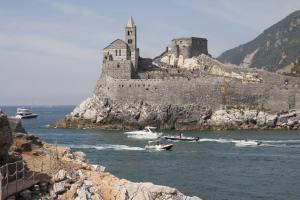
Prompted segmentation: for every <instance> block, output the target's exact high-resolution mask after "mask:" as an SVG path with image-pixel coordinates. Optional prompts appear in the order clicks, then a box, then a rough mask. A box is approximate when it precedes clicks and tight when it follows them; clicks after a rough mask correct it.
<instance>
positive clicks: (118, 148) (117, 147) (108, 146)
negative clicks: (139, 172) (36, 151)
mask: <svg viewBox="0 0 300 200" xmlns="http://www.w3.org/2000/svg"><path fill="white" fill-rule="evenodd" d="M63 146H67V147H70V148H74V149H97V150H115V151H122V150H123V151H143V150H145V149H144V148H141V147H130V146H127V145H119V144H101V145H85V144H83V145H76V144H74V145H73V144H63Z"/></svg>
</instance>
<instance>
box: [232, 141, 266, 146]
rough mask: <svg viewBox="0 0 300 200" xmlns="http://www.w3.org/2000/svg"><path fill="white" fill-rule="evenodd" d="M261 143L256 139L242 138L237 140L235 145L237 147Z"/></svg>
mask: <svg viewBox="0 0 300 200" xmlns="http://www.w3.org/2000/svg"><path fill="white" fill-rule="evenodd" d="M259 145H261V142H257V141H255V140H240V141H238V142H235V146H237V147H255V146H259Z"/></svg>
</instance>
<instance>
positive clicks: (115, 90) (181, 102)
mask: <svg viewBox="0 0 300 200" xmlns="http://www.w3.org/2000/svg"><path fill="white" fill-rule="evenodd" d="M129 22H130V23H129V24H131V25H132V24H133V21H132V19H131V18H130V20H129ZM133 27H135V26H133ZM127 28H128V27H127ZM126 30H127V29H126ZM135 34H136V33H135ZM128 41H131V39H130V40H128ZM126 42H127V40H125V41H122V40H120V39H118V40H115V41H114V42H112V43H111V44H110V45H109V46H107V47H106V48H104V50H103V52H104V54H103V58H104V59H103V63H102V71H101V75H100V77H99V79H98V81H97V83H96V86H95V89H94V91H93V93H92V95H91V96H90V97H88V98H87V99H86V100H85V101H84V102H82V103H81V104H80V105H78V106H77V107H76V108H75V109H74V111H73V112H72V113H70V114H68V115H67V116H66V117H65V118H64V119H61V120H59V121H57V122H55V123H53V124H52V126H53V127H59V128H70V127H75V128H109V129H111V128H113V129H140V128H143V127H145V126H148V125H153V126H156V127H159V128H161V129H179V130H199V129H260V128H278V129H298V128H299V126H298V124H299V117H298V116H299V114H298V111H299V110H300V79H299V78H296V77H290V76H284V75H280V74H277V73H272V72H268V71H265V70H263V69H254V68H247V67H243V66H237V65H233V64H226V63H221V62H219V61H218V60H216V59H214V58H212V57H211V55H210V54H209V53H208V48H207V39H205V38H196V37H187V38H175V39H173V40H172V41H171V43H170V45H169V46H168V47H167V48H166V50H165V51H164V52H162V53H161V54H160V55H159V56H157V57H155V58H153V59H150V58H142V57H137V56H138V52H139V51H138V49H136V48H137V45H136V44H135V45H134V46H132V44H127V43H126ZM121 49H122V50H121ZM127 50H128V51H129V50H130V51H132V52H131V53H132V54H131V53H129V54H128V53H127V54H126V53H124V52H127ZM115 52H119V54H116V53H115ZM122 52H123V53H124V54H122ZM132 55H135V56H132ZM286 115H287V116H288V117H286Z"/></svg>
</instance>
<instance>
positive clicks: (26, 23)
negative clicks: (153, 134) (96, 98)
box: [0, 0, 300, 107]
mask: <svg viewBox="0 0 300 200" xmlns="http://www.w3.org/2000/svg"><path fill="white" fill-rule="evenodd" d="M299 9H300V1H299V0H251V1H245V0H214V1H212V0H151V1H146V0H126V1H124V0H109V1H101V0H89V1H87V0H72V1H71V0H26V1H25V0H0V107H1V105H76V104H79V103H80V102H81V101H83V100H84V99H85V98H87V97H88V96H89V95H90V94H91V93H92V91H93V88H94V86H95V84H96V81H97V79H98V77H99V76H100V73H101V63H102V49H103V48H104V47H105V46H107V45H108V44H109V43H110V42H112V41H113V40H115V39H116V38H120V39H123V37H124V27H125V25H126V23H127V20H128V18H129V16H132V17H133V18H134V21H135V23H136V25H137V37H138V41H137V42H138V47H139V48H140V54H141V56H142V57H155V56H156V55H159V54H160V53H161V52H162V51H163V50H164V49H165V48H166V46H167V45H168V44H169V42H170V41H171V39H173V38H176V37H182V36H195V37H205V38H207V39H208V48H209V52H210V53H211V54H212V56H214V57H217V56H218V55H220V54H221V53H222V52H223V51H225V50H228V49H230V48H233V47H235V46H237V45H240V44H243V43H246V42H248V41H250V40H252V39H254V38H255V37H256V36H257V35H258V34H260V33H261V32H263V31H264V30H265V29H266V28H268V27H269V26H271V25H272V24H274V23H276V22H278V21H279V20H281V19H283V18H284V17H285V16H287V15H288V14H290V13H291V12H293V11H296V10H299Z"/></svg>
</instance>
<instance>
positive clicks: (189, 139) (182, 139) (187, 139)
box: [164, 137, 200, 142]
mask: <svg viewBox="0 0 300 200" xmlns="http://www.w3.org/2000/svg"><path fill="white" fill-rule="evenodd" d="M164 138H165V139H166V140H173V141H186V142H194V141H195V142H196V141H199V139H200V138H198V137H195V138H179V137H164Z"/></svg>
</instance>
